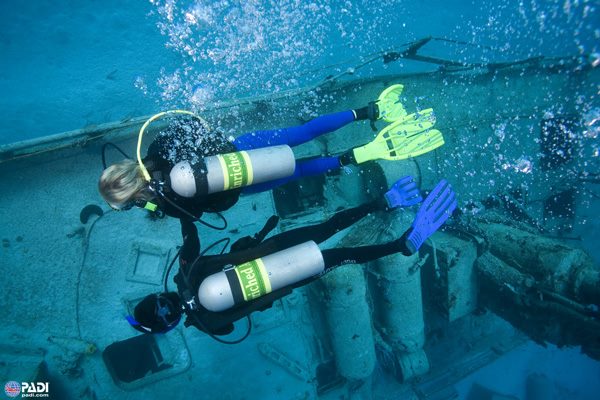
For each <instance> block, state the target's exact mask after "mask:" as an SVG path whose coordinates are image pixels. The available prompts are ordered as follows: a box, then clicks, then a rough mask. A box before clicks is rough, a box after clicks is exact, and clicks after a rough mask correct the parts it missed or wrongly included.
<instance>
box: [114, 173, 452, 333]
mask: <svg viewBox="0 0 600 400" xmlns="http://www.w3.org/2000/svg"><path fill="white" fill-rule="evenodd" d="M422 200H423V199H422V197H421V194H420V192H419V189H418V188H417V185H416V184H415V182H414V180H413V179H412V177H410V176H406V177H403V178H401V179H399V180H398V181H397V182H396V183H395V184H394V185H393V186H392V187H391V189H390V190H389V191H387V192H386V193H385V196H383V198H381V199H378V200H375V201H372V202H370V203H367V204H363V205H361V206H358V207H355V208H351V209H347V210H343V211H339V212H337V213H336V214H335V215H334V216H333V217H331V218H330V219H329V220H327V221H325V222H323V223H320V224H317V225H312V226H305V227H300V228H296V229H293V230H289V231H286V232H283V233H279V234H276V235H274V236H272V237H270V238H268V239H266V240H265V241H263V242H262V243H260V244H258V245H256V246H254V247H251V248H246V249H243V250H238V251H231V252H230V253H227V254H221V255H211V256H202V255H199V254H200V243H199V241H198V237H197V235H191V236H189V237H188V239H187V240H186V241H184V244H183V246H182V249H181V254H180V257H181V258H183V259H185V260H187V261H188V262H186V263H185V265H183V266H182V267H180V270H179V273H178V274H177V275H176V276H175V277H174V281H175V283H176V284H177V290H178V293H175V292H167V291H166V289H165V292H163V293H158V294H151V295H149V296H146V297H145V298H144V299H143V300H141V301H140V302H139V303H138V304H137V305H136V306H135V308H134V312H133V315H129V316H127V317H126V318H127V320H128V322H129V323H130V324H131V325H132V326H133V327H134V328H135V329H136V330H138V331H140V332H144V333H164V332H167V331H169V330H171V329H173V328H174V327H175V326H177V324H178V323H179V322H180V320H181V318H182V316H183V315H184V314H185V315H186V316H187V318H186V321H185V326H186V327H188V326H191V325H193V326H195V327H196V328H198V329H200V330H201V331H204V332H206V333H207V334H209V335H210V336H211V337H213V338H214V339H215V340H217V341H219V342H222V343H228V344H233V343H239V342H240V341H242V340H243V339H245V338H246V337H247V336H248V335H249V333H250V328H251V325H250V319H249V315H250V314H251V313H252V312H254V311H263V310H266V309H268V308H270V307H271V306H272V304H273V302H274V301H275V300H278V299H280V298H282V297H284V296H286V295H288V294H290V293H291V292H292V290H293V289H294V288H297V287H300V286H303V285H306V284H308V283H310V282H312V281H314V280H316V279H318V278H319V277H320V276H322V275H323V274H325V273H327V272H329V271H331V270H332V269H333V268H335V267H337V266H340V265H344V264H349V263H352V264H362V263H365V262H368V261H372V260H375V259H378V258H381V257H385V256H387V255H390V254H394V253H398V252H400V253H402V254H404V255H407V256H408V255H412V254H414V253H416V252H417V251H418V250H419V248H420V247H421V245H422V244H423V243H424V241H425V240H427V238H429V236H431V235H432V234H433V233H434V232H435V231H437V230H438V228H440V226H442V224H443V223H444V222H445V221H446V220H447V219H448V218H449V217H450V215H451V214H452V212H453V211H454V210H455V208H456V205H457V201H456V195H455V193H454V191H453V190H452V187H451V186H450V184H449V183H448V182H446V181H445V180H442V181H440V182H439V183H438V184H437V185H436V187H435V188H434V189H433V190H432V191H431V193H430V194H429V195H428V196H427V198H426V199H425V201H424V202H423V204H422V205H421V206H420V208H419V210H418V211H417V213H416V217H415V219H414V221H413V223H412V225H411V227H410V228H409V229H408V230H407V231H406V232H405V233H404V234H403V235H402V236H401V237H400V238H399V239H396V240H394V241H392V242H389V243H386V244H378V245H370V246H362V247H352V248H333V249H324V250H321V249H320V248H319V246H318V245H317V243H321V242H323V241H325V240H326V239H328V238H329V237H331V236H332V235H334V234H336V233H337V232H339V231H341V230H343V229H345V228H347V227H349V226H351V225H352V224H354V223H356V222H357V221H359V220H360V219H361V218H363V217H365V216H366V215H368V214H369V213H372V212H375V211H380V210H390V209H393V208H396V207H408V206H412V205H415V204H418V203H420V202H421V201H422ZM190 224H191V226H190V229H196V227H195V225H194V224H193V223H191V222H190ZM243 317H248V321H249V325H248V331H247V332H246V334H245V335H244V337H242V338H241V339H238V340H236V341H232V342H229V341H224V340H223V339H221V338H218V337H217V336H215V335H226V334H229V333H231V332H232V331H233V329H234V326H233V323H234V322H235V321H237V320H239V319H242V318H243Z"/></svg>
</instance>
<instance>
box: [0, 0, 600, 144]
mask: <svg viewBox="0 0 600 400" xmlns="http://www.w3.org/2000/svg"><path fill="white" fill-rule="evenodd" d="M598 29H599V28H598V2H593V1H572V0H565V1H522V2H515V3H511V4H505V2H495V1H489V0H488V1H475V0H473V1H459V0H452V1H442V0H435V1H427V2H420V1H394V0H385V1H380V2H377V3H376V4H373V3H372V2H368V1H355V2H352V1H323V2H314V3H310V2H300V3H295V2H272V3H271V2H263V1H248V2H243V3H234V2H228V1H217V2H213V1H200V0H198V1H195V2H194V1H185V2H174V1H158V0H157V1H139V0H135V1H133V0H128V1H116V0H109V1H105V2H101V1H85V2H78V1H69V0H58V1H53V2H50V1H36V2H28V3H26V4H21V5H19V6H18V7H17V6H14V5H12V4H10V3H7V2H3V3H2V4H0V54H2V60H1V61H0V62H1V68H0V92H1V93H2V96H1V98H0V107H1V108H2V110H3V111H4V112H3V115H4V117H3V118H2V120H1V121H0V144H3V143H11V142H15V141H21V140H26V139H32V138H36V137H40V136H46V135H50V134H55V133H59V132H64V131H69V130H75V129H80V128H82V127H86V126H91V125H96V124H100V123H104V122H111V121H116V120H120V119H123V118H127V117H131V116H139V115H145V114H149V113H152V112H154V111H156V110H160V109H163V108H165V107H172V106H183V107H187V108H190V107H193V108H199V109H201V108H202V107H206V106H207V105H209V104H211V103H212V102H215V101H218V100H223V99H231V98H238V97H241V96H252V95H257V94H265V93H273V92H278V91H282V90H286V89H293V88H295V87H299V86H303V85H306V84H311V83H315V82H318V81H320V80H322V79H323V78H324V77H326V76H328V75H330V74H336V73H340V72H343V71H348V70H349V69H352V68H354V67H356V66H357V65H359V64H360V63H361V61H362V60H364V59H365V58H368V55H371V54H373V53H376V52H381V51H384V50H388V49H394V48H401V47H400V46H401V45H402V44H404V43H408V42H411V41H414V40H416V39H420V38H423V37H426V36H434V37H441V38H447V39H453V40H459V41H464V42H469V43H472V44H476V45H480V46H487V47H489V48H490V49H483V48H478V47H473V46H469V47H464V46H454V45H451V44H449V43H441V42H438V43H435V44H433V45H431V46H428V48H427V50H426V52H425V53H426V54H427V53H430V54H432V55H436V56H447V57H449V58H452V59H455V60H467V61H482V60H483V61H502V60H515V59H524V58H528V57H533V56H538V55H546V56H564V55H573V56H579V55H582V56H586V57H587V55H590V54H594V53H596V55H595V56H592V57H596V58H597V57H598V55H597V53H598V51H600V49H598V39H599V37H600V33H599V30H598ZM338 63H342V64H340V65H337V66H335V67H331V68H327V69H323V68H324V67H325V66H330V65H333V64H338ZM431 68H432V66H431V65H427V64H423V63H414V62H413V63H411V62H402V61H401V62H397V63H393V64H389V65H387V66H384V65H383V64H382V63H381V61H377V62H373V63H370V64H368V65H366V66H365V67H363V68H358V69H355V72H356V75H357V76H361V75H362V76H368V75H373V74H380V73H396V72H401V71H402V72H406V71H414V70H424V69H431Z"/></svg>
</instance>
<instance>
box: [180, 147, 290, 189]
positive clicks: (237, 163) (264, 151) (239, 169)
mask: <svg viewBox="0 0 600 400" xmlns="http://www.w3.org/2000/svg"><path fill="white" fill-rule="evenodd" d="M295 169H296V159H295V157H294V153H293V152H292V149H291V148H290V147H289V146H287V145H281V146H272V147H263V148H260V149H253V150H248V151H237V152H233V153H227V154H218V155H216V156H210V157H205V158H203V159H201V160H200V161H199V162H197V163H194V164H192V163H190V162H189V161H180V162H178V163H177V164H175V166H174V167H173V168H172V169H171V172H170V174H169V177H170V182H171V188H172V189H173V191H174V192H175V193H177V194H178V195H180V196H183V197H194V196H197V195H200V196H205V195H208V194H211V193H216V192H223V191H226V190H231V189H237V188H240V187H243V186H249V185H253V184H257V183H262V182H268V181H273V180H276V179H280V178H285V177H288V176H290V175H292V174H293V173H294V171H295Z"/></svg>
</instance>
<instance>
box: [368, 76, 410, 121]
mask: <svg viewBox="0 0 600 400" xmlns="http://www.w3.org/2000/svg"><path fill="white" fill-rule="evenodd" d="M402 90H404V86H403V85H400V84H395V85H392V86H390V87H388V88H386V89H385V90H384V91H383V92H381V94H380V95H379V97H378V98H377V101H376V102H375V103H376V104H377V107H378V108H379V117H378V119H382V120H384V121H386V122H396V121H398V120H400V119H403V118H405V117H406V115H407V112H406V110H405V109H404V106H403V105H402V102H401V101H400V95H401V94H402Z"/></svg>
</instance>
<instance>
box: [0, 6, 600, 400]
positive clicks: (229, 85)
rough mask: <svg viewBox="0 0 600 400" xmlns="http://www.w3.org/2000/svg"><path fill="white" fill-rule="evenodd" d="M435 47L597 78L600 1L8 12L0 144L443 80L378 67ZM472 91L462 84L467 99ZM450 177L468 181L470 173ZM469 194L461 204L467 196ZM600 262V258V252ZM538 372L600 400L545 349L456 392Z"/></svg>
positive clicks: (516, 385)
mask: <svg viewBox="0 0 600 400" xmlns="http://www.w3.org/2000/svg"><path fill="white" fill-rule="evenodd" d="M429 36H432V37H434V38H436V39H437V40H432V41H431V42H430V43H429V44H428V45H427V46H426V47H424V48H423V51H422V54H425V55H430V56H435V57H441V58H447V59H451V60H457V61H463V62H472V63H486V62H502V61H515V60H523V59H527V58H531V57H537V56H546V57H560V56H569V57H574V58H576V59H577V60H578V61H577V62H578V63H579V64H578V65H579V66H580V68H590V67H591V68H596V67H600V65H599V64H600V44H599V43H600V2H598V1H583V0H581V1H579V0H561V1H550V0H547V1H539V0H538V1H533V0H523V1H510V2H506V1H491V0H485V1H477V0H471V1H461V0H433V1H426V2H425V1H416V0H412V1H400V0H381V1H378V2H373V1H366V0H361V1H327V0H325V1H315V2H302V1H298V2H296V1H270V2H269V1H256V0H251V1H243V2H236V1H209V0H206V1H202V0H196V1H191V0H190V1H160V0H151V1H140V0H107V1H92V0H89V1H75V0H55V1H47V0H39V1H34V2H27V3H23V4H13V3H11V2H7V1H5V2H0V94H1V96H0V109H1V110H2V118H1V119H0V145H6V144H12V143H15V142H20V141H26V140H33V139H37V138H41V137H45V136H48V135H54V134H59V133H62V132H66V131H73V130H78V129H83V128H90V127H94V126H96V125H99V124H103V123H110V122H115V121H119V120H122V119H126V118H131V117H138V116H143V115H149V114H153V113H155V112H158V111H160V110H164V109H169V108H173V107H181V108H186V109H193V110H196V111H198V112H202V110H203V109H205V108H210V107H212V106H214V105H215V104H218V103H219V102H220V101H225V100H231V99H239V98H243V97H253V96H260V95H268V94H277V93H281V92H285V91H288V90H293V89H297V88H300V87H306V86H310V85H313V84H316V83H318V82H321V81H322V80H323V79H325V78H326V77H327V76H331V75H340V76H341V79H347V80H351V79H359V78H362V77H371V76H377V75H384V74H397V73H412V72H424V71H434V70H436V69H437V66H435V65H432V64H428V63H421V62H415V61H408V60H399V61H397V62H394V63H390V64H383V63H382V62H381V58H378V59H376V57H375V56H376V55H379V56H381V54H382V52H384V51H388V50H403V49H405V48H406V47H405V46H404V45H405V44H407V43H410V42H413V41H415V40H418V39H421V38H424V37H429ZM440 39H447V40H440ZM457 41H458V42H462V43H457ZM363 63H364V65H363ZM594 84H595V89H594V87H592V89H589V88H588V89H589V90H588V91H592V92H593V91H594V90H596V96H595V97H594V96H590V97H584V96H581V98H579V99H578V100H577V101H576V103H577V104H576V105H575V109H576V110H577V111H578V112H579V113H580V114H581V115H582V116H584V119H585V120H586V121H587V122H590V133H589V136H587V138H588V139H589V142H590V143H592V145H591V146H590V148H589V149H586V151H587V150H589V151H588V152H587V153H586V155H588V156H589V155H590V154H595V155H592V156H590V157H589V158H590V159H591V160H593V162H590V163H589V164H588V166H589V167H590V169H589V170H590V171H594V170H593V168H595V167H597V166H598V158H597V157H598V147H599V146H598V139H597V134H598V132H599V124H600V123H599V122H598V121H599V118H600V102H599V101H598V97H597V88H598V83H597V82H596V83H594ZM468 89H469V88H468V84H467V83H464V90H465V96H468V95H469V94H468ZM432 96H434V94H432ZM414 102H417V99H414ZM508 107H509V105H507V108H508ZM562 107H563V99H561V98H556V99H555V103H554V105H553V107H551V111H557V112H558V111H560V110H561V109H562ZM448 109H449V110H451V109H452V105H451V104H450V105H448ZM499 111H504V110H499ZM290 112H294V113H298V112H299V111H298V110H290ZM486 112H489V110H486ZM234 117H235V116H234ZM505 128H506V125H504V126H500V127H498V128H497V129H496V130H495V135H496V138H494V140H499V141H500V142H501V143H502V142H503V141H504V140H505V136H504V135H505ZM508 128H509V129H506V132H508V133H507V135H510V134H511V133H510V132H514V129H513V130H512V131H511V129H510V128H511V126H510V123H509V126H508ZM594 132H595V133H594ZM524 136H527V133H525V134H524ZM512 139H515V138H512V137H511V138H508V137H507V138H506V142H504V143H513V142H512V141H511V140H512ZM511 145H512V144H511ZM506 146H507V145H505V147H506ZM594 152H595V153H594ZM581 154H583V153H581ZM579 155H580V154H578V156H579ZM532 157H533V155H531V154H523V155H522V156H521V157H520V158H518V159H517V160H510V162H508V161H506V162H505V160H498V163H497V164H498V167H500V165H505V166H506V168H505V169H504V170H501V169H497V170H495V171H490V172H489V174H490V175H491V178H489V179H488V178H487V177H486V180H488V181H489V182H492V181H494V180H495V179H496V178H497V177H498V176H499V175H500V174H502V175H503V176H510V174H511V173H514V174H518V173H521V172H527V171H525V170H527V169H528V168H529V167H528V166H529V164H528V162H529V159H531V158H532ZM449 158H450V157H448V159H449ZM465 160H470V158H465ZM477 168H478V165H476V164H474V163H471V164H466V165H465V171H467V170H477ZM515 176H517V175H515ZM453 178H455V179H456V180H457V181H458V180H459V178H460V179H462V180H464V181H469V179H470V178H471V177H470V175H467V174H466V173H463V174H462V175H461V176H456V177H453ZM562 178H564V177H561V179H562ZM473 180H474V179H473ZM515 180H518V178H515ZM492 184H493V183H490V185H492ZM93 185H95V182H93ZM515 186H518V185H515ZM461 195H462V196H463V197H462V201H463V204H464V201H466V200H467V199H468V197H469V196H470V193H464V194H461ZM588 197H589V196H588ZM586 202H587V203H586V205H587V208H586V209H585V211H584V212H583V213H584V214H583V215H584V216H583V217H581V216H580V217H581V218H580V219H581V220H583V219H585V220H586V221H585V223H583V222H581V221H578V222H581V224H582V225H581V226H580V233H582V234H583V236H584V238H583V240H584V242H585V243H586V244H587V248H588V249H589V248H592V247H593V245H594V241H595V240H597V236H595V235H596V233H597V232H599V229H598V226H599V225H600V224H599V221H598V213H597V206H598V202H597V197H596V198H589V199H587V200H586ZM56 207H57V208H59V207H60V205H57V206H56ZM51 222H52V221H51ZM2 224H3V225H5V222H4V221H2ZM4 228H6V229H8V228H7V227H6V226H5V227H4ZM63 236H64V235H63ZM590 243H591V244H590ZM593 256H594V257H596V260H599V259H600V255H599V254H598V253H595V254H593ZM201 340H203V339H199V341H201ZM193 345H197V346H198V345H199V343H193ZM227 351H230V352H231V353H232V354H233V353H235V352H234V350H231V349H228V350H227ZM248 354H250V353H248ZM231 357H232V358H233V357H235V354H233V355H231ZM246 357H248V356H246ZM249 362H250V361H249ZM532 372H536V373H541V374H545V375H546V376H547V377H548V378H549V379H550V380H551V381H552V382H553V393H554V396H555V397H554V398H556V399H558V398H560V399H562V398H569V399H571V398H572V399H585V400H587V399H590V400H591V399H593V398H597V396H596V395H597V393H600V364H599V363H598V362H597V361H594V360H591V359H590V358H588V357H586V356H583V355H581V354H580V353H579V349H577V348H575V349H569V350H560V349H556V348H554V347H552V346H551V347H550V349H543V348H541V347H539V346H537V345H534V344H532V343H529V344H528V345H526V346H525V347H523V348H520V349H519V350H518V351H516V352H513V353H510V354H508V355H505V356H504V357H502V358H500V359H499V360H498V361H497V362H495V363H493V364H491V365H488V366H487V367H485V368H484V369H482V370H480V371H479V372H477V373H475V374H472V375H470V376H468V377H467V378H465V379H463V380H462V381H460V382H459V383H458V384H457V385H456V390H457V392H458V394H459V396H460V398H465V397H466V396H467V395H468V393H469V390H470V389H471V387H472V385H473V383H479V384H482V385H484V386H486V387H488V388H489V389H491V390H494V391H497V392H498V393H502V394H506V395H513V396H517V397H518V398H519V399H524V393H525V390H524V387H525V386H524V385H525V379H526V377H527V375H528V374H530V373H532ZM269 373H271V372H270V371H269ZM15 379H20V378H19V377H15Z"/></svg>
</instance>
